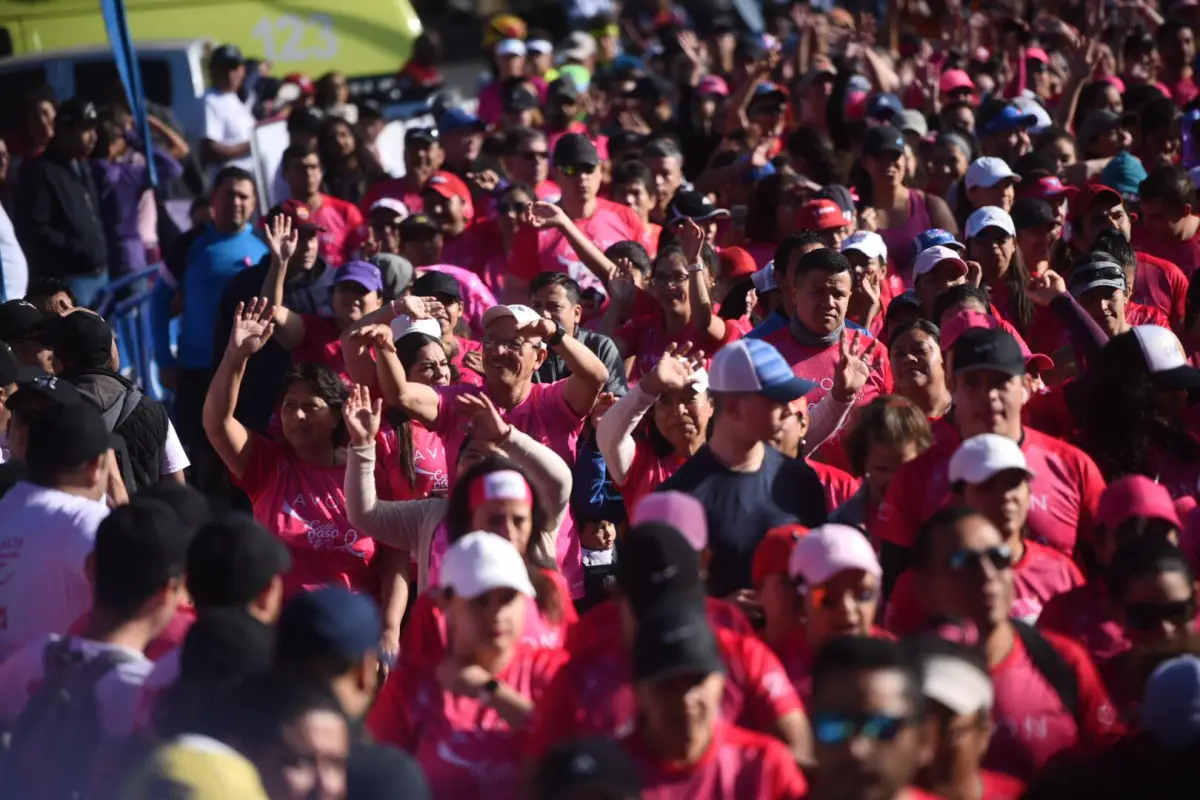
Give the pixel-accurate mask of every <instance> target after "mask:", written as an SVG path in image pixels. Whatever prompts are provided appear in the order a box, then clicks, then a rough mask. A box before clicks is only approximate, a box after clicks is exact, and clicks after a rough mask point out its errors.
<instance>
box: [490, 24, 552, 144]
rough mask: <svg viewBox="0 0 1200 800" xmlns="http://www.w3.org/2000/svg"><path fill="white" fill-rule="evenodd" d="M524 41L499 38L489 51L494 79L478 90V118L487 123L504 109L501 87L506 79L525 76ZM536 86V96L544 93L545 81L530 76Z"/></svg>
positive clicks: (498, 116)
mask: <svg viewBox="0 0 1200 800" xmlns="http://www.w3.org/2000/svg"><path fill="white" fill-rule="evenodd" d="M526 54H527V51H526V49H525V42H523V41H521V40H520V39H501V40H500V41H499V42H496V46H495V47H494V48H493V49H492V52H491V54H490V55H491V61H492V68H493V70H492V71H493V73H494V75H495V78H494V80H492V81H491V83H489V84H488V85H487V86H484V87H483V88H482V89H481V90H480V91H479V111H478V114H479V119H480V120H482V121H483V122H484V123H486V124H488V125H492V124H495V123H497V122H499V121H500V116H501V114H502V113H503V111H504V100H503V91H502V89H503V87H504V84H505V81H506V80H509V79H511V78H523V77H525V57H526ZM530 81H532V82H533V84H534V85H535V86H536V87H537V91H538V96H539V97H542V96H544V95H545V93H546V82H545V81H544V80H542V79H541V78H537V77H534V78H530Z"/></svg>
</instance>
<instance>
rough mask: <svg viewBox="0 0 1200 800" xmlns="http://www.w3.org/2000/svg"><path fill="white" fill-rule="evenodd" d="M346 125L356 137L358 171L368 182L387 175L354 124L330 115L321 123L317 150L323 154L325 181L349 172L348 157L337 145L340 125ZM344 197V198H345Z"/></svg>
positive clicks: (322, 162) (355, 150)
mask: <svg viewBox="0 0 1200 800" xmlns="http://www.w3.org/2000/svg"><path fill="white" fill-rule="evenodd" d="M340 125H344V126H345V127H346V129H347V130H349V131H350V135H351V136H353V137H354V154H353V155H354V157H355V158H357V159H358V171H359V173H361V175H362V179H363V180H365V181H366V182H367V183H370V182H372V181H375V180H377V179H380V178H384V177H386V173H385V172H384V171H383V167H381V166H380V165H379V161H377V160H376V158H375V155H374V154H373V153H372V152H371V149H370V148H369V147H367V146H366V145H364V144H363V140H362V137H361V136H360V135H359V133H358V131H357V130H355V128H354V126H353V125H351V124H350V123H349V122H347V121H346V120H344V119H342V118H341V117H328V118H327V119H326V120H325V121H324V122H322V123H321V131H320V133H319V134H318V135H317V151H318V152H319V153H320V156H321V164H322V165H323V166H324V167H325V181H326V183H330V174H331V173H332V174H334V175H336V174H337V173H339V172H347V173H348V167H347V162H346V157H345V156H344V155H342V152H341V150H340V149H339V148H338V146H337V129H338V126H340ZM343 199H344V198H343Z"/></svg>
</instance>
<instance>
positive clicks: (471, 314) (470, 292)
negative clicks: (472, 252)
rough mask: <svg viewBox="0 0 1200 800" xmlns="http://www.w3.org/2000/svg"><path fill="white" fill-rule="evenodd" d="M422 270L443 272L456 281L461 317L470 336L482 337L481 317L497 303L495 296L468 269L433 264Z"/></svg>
mask: <svg viewBox="0 0 1200 800" xmlns="http://www.w3.org/2000/svg"><path fill="white" fill-rule="evenodd" d="M422 269H427V270H428V269H432V270H437V271H438V272H444V273H446V274H447V275H449V276H450V277H452V278H454V280H456V281H458V288H459V291H460V292H461V293H462V302H463V317H464V318H465V319H466V320H467V324H468V325H469V326H470V328H471V335H472V336H483V315H484V313H486V312H487V310H488V309H489V308H491V307H492V306H494V305H498V303H497V302H496V297H495V295H493V294H492V293H491V292H490V291H489V290H488V288H487V287H486V286H484V285H483V281H481V280H480V279H479V276H478V275H476V274H475V273H474V272H472V271H471V270H469V269H463V268H462V267H456V266H454V265H453V264H433V265H432V266H428V267H422Z"/></svg>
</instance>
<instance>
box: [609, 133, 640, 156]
mask: <svg viewBox="0 0 1200 800" xmlns="http://www.w3.org/2000/svg"><path fill="white" fill-rule="evenodd" d="M645 145H646V137H645V136H643V135H642V134H640V133H636V132H634V131H620V132H618V133H614V134H613V135H612V136H610V137H608V152H609V154H610V155H611V154H613V153H617V152H621V151H624V150H641V149H642V148H643V147H644V146H645Z"/></svg>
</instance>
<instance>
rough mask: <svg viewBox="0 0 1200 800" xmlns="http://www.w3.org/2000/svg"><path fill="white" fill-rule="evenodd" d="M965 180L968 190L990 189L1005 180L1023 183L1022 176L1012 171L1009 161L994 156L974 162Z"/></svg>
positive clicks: (968, 168) (968, 169)
mask: <svg viewBox="0 0 1200 800" xmlns="http://www.w3.org/2000/svg"><path fill="white" fill-rule="evenodd" d="M964 180H965V181H966V183H967V188H968V189H974V188H975V187H976V186H979V187H982V188H984V189H990V188H992V187H993V186H995V185H996V184H997V183H999V182H1000V181H1004V180H1011V181H1015V182H1016V183H1020V182H1021V178H1020V176H1019V175H1017V173H1015V172H1013V171H1012V168H1011V167H1009V166H1008V162H1007V161H1005V160H1004V159H1003V158H994V157H992V156H984V157H982V158H977V159H975V160H974V161H972V162H971V166H969V167H967V175H966V177H965V178H964Z"/></svg>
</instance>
